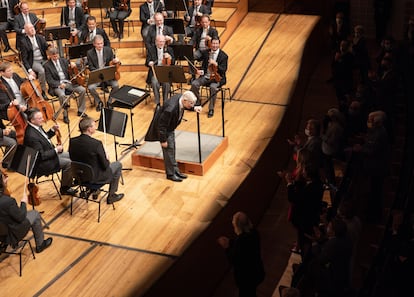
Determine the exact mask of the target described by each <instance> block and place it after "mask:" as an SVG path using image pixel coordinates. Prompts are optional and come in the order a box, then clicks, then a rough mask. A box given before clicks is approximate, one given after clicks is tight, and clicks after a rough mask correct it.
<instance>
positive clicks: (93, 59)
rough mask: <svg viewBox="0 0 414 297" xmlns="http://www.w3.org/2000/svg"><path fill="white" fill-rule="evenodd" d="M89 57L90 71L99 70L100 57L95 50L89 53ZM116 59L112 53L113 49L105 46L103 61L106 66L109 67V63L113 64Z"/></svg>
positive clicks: (92, 49)
mask: <svg viewBox="0 0 414 297" xmlns="http://www.w3.org/2000/svg"><path fill="white" fill-rule="evenodd" d="M86 55H87V57H88V65H89V70H90V71H94V70H97V69H99V63H98V55H97V54H96V50H95V48H91V49H90V50H89V51H88V52H87V54H86ZM113 59H114V53H113V52H112V49H111V48H110V47H107V46H104V48H103V60H104V63H105V66H109V62H111V61H112V60H113Z"/></svg>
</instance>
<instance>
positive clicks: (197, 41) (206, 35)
mask: <svg viewBox="0 0 414 297" xmlns="http://www.w3.org/2000/svg"><path fill="white" fill-rule="evenodd" d="M200 25H201V26H200V27H199V28H197V29H196V30H195V32H194V35H193V37H192V38H191V42H190V43H191V44H192V45H193V46H194V49H195V52H194V59H196V60H198V59H200V58H201V51H204V50H208V49H209V47H208V46H209V44H211V40H212V39H213V38H216V39H217V38H218V32H217V30H216V28H213V27H210V16H209V15H207V14H203V15H202V16H201V19H200Z"/></svg>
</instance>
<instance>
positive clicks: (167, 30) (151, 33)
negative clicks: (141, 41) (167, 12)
mask: <svg viewBox="0 0 414 297" xmlns="http://www.w3.org/2000/svg"><path fill="white" fill-rule="evenodd" d="M162 34H163V35H164V36H170V37H171V38H172V39H173V42H174V40H175V39H174V32H173V29H172V28H171V27H170V26H165V25H164V27H163V28H162ZM156 37H157V27H155V26H151V27H150V28H149V29H148V37H147V38H148V42H149V43H150V44H151V45H152V44H155V38H156Z"/></svg>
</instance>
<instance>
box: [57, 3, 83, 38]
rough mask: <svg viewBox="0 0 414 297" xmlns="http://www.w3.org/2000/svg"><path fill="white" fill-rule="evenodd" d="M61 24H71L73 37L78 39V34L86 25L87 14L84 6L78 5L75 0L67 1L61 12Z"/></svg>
mask: <svg viewBox="0 0 414 297" xmlns="http://www.w3.org/2000/svg"><path fill="white" fill-rule="evenodd" d="M60 25H61V26H69V27H70V28H71V29H70V32H71V35H72V37H74V38H73V39H77V37H78V34H79V33H80V31H81V30H82V28H83V27H84V26H85V15H84V13H83V9H82V7H77V6H76V1H75V0H67V1H66V7H63V9H62V12H61V14H60Z"/></svg>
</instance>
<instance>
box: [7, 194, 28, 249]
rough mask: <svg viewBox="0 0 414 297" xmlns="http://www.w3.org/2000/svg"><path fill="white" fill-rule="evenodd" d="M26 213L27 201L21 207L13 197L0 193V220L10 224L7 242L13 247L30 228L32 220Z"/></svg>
mask: <svg viewBox="0 0 414 297" xmlns="http://www.w3.org/2000/svg"><path fill="white" fill-rule="evenodd" d="M26 215H27V208H26V203H24V202H22V203H21V204H20V207H19V206H17V203H16V200H14V199H13V198H10V197H9V196H6V195H3V194H1V195H0V222H2V223H4V224H6V225H7V226H8V228H9V235H8V236H7V242H9V243H10V245H11V246H13V247H15V246H16V244H17V243H18V242H19V241H20V240H22V239H23V238H24V237H25V236H26V234H27V232H28V231H29V229H30V222H29V220H28V219H27V218H26Z"/></svg>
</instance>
